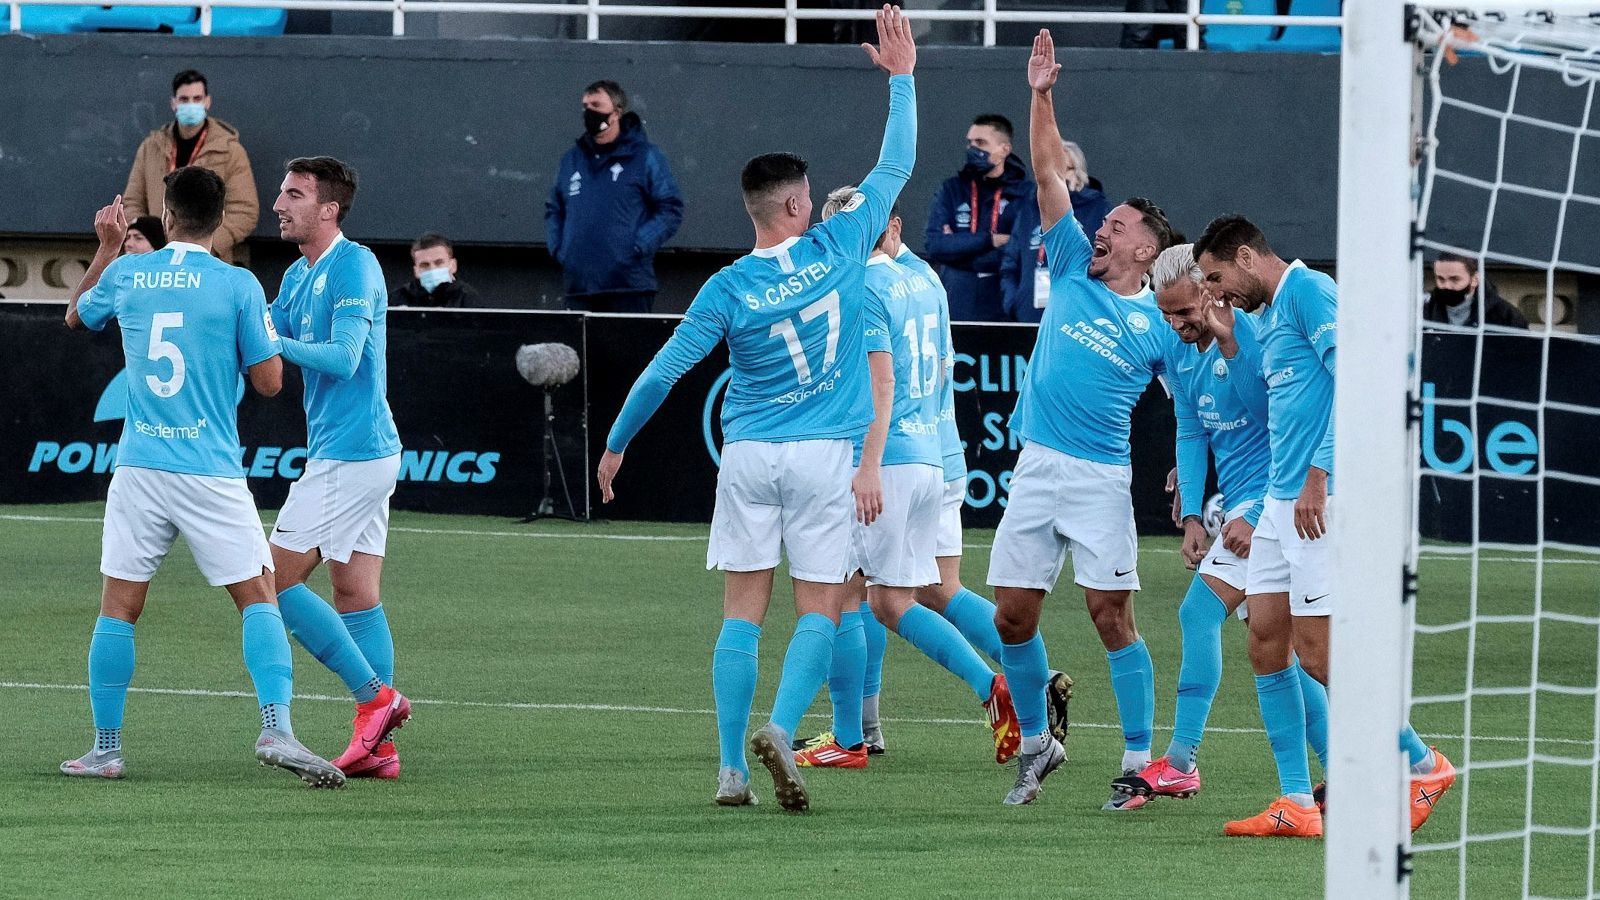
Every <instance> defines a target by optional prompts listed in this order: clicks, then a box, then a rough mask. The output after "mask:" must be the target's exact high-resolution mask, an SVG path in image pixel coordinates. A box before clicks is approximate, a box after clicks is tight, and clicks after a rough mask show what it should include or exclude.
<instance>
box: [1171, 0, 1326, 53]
mask: <svg viewBox="0 0 1600 900" xmlns="http://www.w3.org/2000/svg"><path fill="white" fill-rule="evenodd" d="M1335 2H1337V0H1335ZM1200 12H1201V13H1204V14H1205V15H1228V16H1275V15H1277V14H1278V5H1277V3H1276V2H1275V0H1204V2H1202V3H1201V4H1200ZM1272 31H1273V29H1272V26H1271V25H1207V26H1206V46H1207V47H1208V48H1210V49H1212V50H1256V49H1259V47H1260V45H1261V44H1263V43H1265V42H1267V41H1270V40H1271V38H1272Z"/></svg>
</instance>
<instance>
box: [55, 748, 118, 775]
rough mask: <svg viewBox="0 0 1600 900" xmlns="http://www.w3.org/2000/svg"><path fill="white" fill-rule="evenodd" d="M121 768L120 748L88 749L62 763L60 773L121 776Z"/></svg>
mask: <svg viewBox="0 0 1600 900" xmlns="http://www.w3.org/2000/svg"><path fill="white" fill-rule="evenodd" d="M122 768H123V762H122V751H121V750H107V751H105V752H104V753H101V752H100V751H98V750H90V751H89V752H88V753H85V754H84V755H82V756H80V757H78V758H77V759H69V760H67V761H66V762H64V763H62V764H61V774H63V775H71V776H72V777H74V778H121V777H122Z"/></svg>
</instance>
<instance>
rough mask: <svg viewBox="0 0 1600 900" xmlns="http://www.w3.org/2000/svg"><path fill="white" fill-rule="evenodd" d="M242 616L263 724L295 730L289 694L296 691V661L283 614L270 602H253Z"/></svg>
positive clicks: (248, 666)
mask: <svg viewBox="0 0 1600 900" xmlns="http://www.w3.org/2000/svg"><path fill="white" fill-rule="evenodd" d="M242 617H243V620H244V621H243V626H244V665H245V668H246V669H249V670H250V680H251V681H252V682H254V683H255V686H256V702H257V703H259V704H261V727H263V728H281V729H283V730H284V731H288V732H291V733H293V730H294V729H293V728H291V727H290V724H289V698H290V696H291V695H292V694H293V693H294V661H293V658H292V657H291V656H290V655H289V635H288V633H287V632H285V631H284V630H283V615H282V614H281V613H279V612H278V608H277V607H276V606H273V605H272V604H271V603H252V604H250V605H249V606H246V607H245V608H244V612H243V613H242Z"/></svg>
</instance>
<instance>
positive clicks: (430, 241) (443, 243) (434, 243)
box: [411, 231, 456, 256]
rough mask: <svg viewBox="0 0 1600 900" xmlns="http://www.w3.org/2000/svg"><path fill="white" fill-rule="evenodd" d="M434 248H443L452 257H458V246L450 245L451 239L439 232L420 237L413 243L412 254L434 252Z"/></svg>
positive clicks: (431, 232)
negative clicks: (419, 251)
mask: <svg viewBox="0 0 1600 900" xmlns="http://www.w3.org/2000/svg"><path fill="white" fill-rule="evenodd" d="M434 247H443V248H444V249H445V252H447V253H449V254H450V255H451V256H455V255H456V245H455V244H452V243H450V239H449V238H447V237H445V236H444V235H442V234H440V233H439V232H437V231H430V232H428V233H427V234H425V235H423V236H422V237H419V238H417V239H416V240H414V241H412V242H411V252H412V253H415V252H417V251H418V250H432V249H433V248H434Z"/></svg>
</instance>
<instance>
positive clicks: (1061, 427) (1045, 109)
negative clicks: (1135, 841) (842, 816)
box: [989, 30, 1175, 809]
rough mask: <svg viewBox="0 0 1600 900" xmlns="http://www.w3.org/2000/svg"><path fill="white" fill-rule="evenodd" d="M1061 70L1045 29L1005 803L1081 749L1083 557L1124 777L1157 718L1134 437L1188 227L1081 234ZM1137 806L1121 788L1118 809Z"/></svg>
mask: <svg viewBox="0 0 1600 900" xmlns="http://www.w3.org/2000/svg"><path fill="white" fill-rule="evenodd" d="M1060 71H1061V66H1060V65H1059V64H1057V63H1056V61H1055V43H1054V42H1053V41H1052V40H1051V38H1050V32H1049V31H1048V30H1041V31H1040V32H1039V34H1038V36H1037V37H1035V38H1034V42H1033V56H1032V57H1031V58H1030V59H1029V60H1028V83H1029V86H1030V87H1031V88H1032V91H1033V108H1032V124H1031V130H1030V135H1029V138H1030V142H1031V145H1032V149H1033V165H1034V172H1035V175H1036V176H1037V178H1038V184H1039V213H1040V219H1041V227H1042V229H1043V232H1044V234H1043V238H1044V245H1045V248H1046V250H1047V251H1048V252H1047V254H1046V255H1047V256H1048V258H1049V262H1050V303H1049V305H1048V306H1047V307H1046V308H1045V313H1044V320H1043V321H1042V322H1041V323H1040V326H1039V337H1038V343H1036V344H1035V345H1034V350H1033V357H1032V361H1031V362H1030V363H1029V366H1028V376H1027V379H1026V380H1025V381H1024V383H1023V385H1022V390H1021V394H1020V396H1019V397H1018V399H1017V409H1016V413H1015V414H1014V415H1013V416H1012V420H1011V429H1012V431H1014V432H1016V433H1017V434H1019V435H1021V437H1022V438H1023V440H1024V442H1025V443H1024V445H1023V448H1022V452H1021V454H1019V456H1018V458H1017V465H1016V469H1015V474H1014V475H1013V477H1012V481H1011V497H1010V503H1009V504H1008V505H1007V507H1006V511H1005V515H1004V516H1003V517H1002V518H1001V520H1000V528H999V530H998V531H997V532H996V534H995V541H994V550H993V553H992V555H991V557H990V561H989V584H990V585H992V586H993V587H994V590H995V603H996V606H997V610H996V613H995V624H996V625H997V626H998V628H999V631H1000V637H1001V640H1002V641H1003V644H1002V646H1001V654H1000V655H1001V660H1002V661H1003V662H1004V664H1005V674H1006V679H1007V681H1009V682H1010V686H1011V695H1012V699H1013V700H1014V701H1015V703H1016V707H1017V717H1018V719H1020V720H1021V724H1022V755H1021V762H1020V765H1019V766H1018V768H1017V782H1016V785H1015V787H1013V788H1012V790H1011V792H1010V793H1009V794H1008V795H1007V796H1006V799H1005V802H1006V803H1008V804H1013V805H1014V804H1021V803H1031V802H1032V801H1033V799H1034V798H1035V797H1037V796H1038V793H1039V786H1040V783H1041V782H1042V781H1043V780H1044V779H1045V777H1046V776H1048V775H1049V774H1050V773H1051V772H1052V771H1053V770H1054V769H1055V768H1056V767H1057V766H1059V765H1060V764H1061V762H1062V761H1063V760H1064V759H1065V758H1066V753H1065V751H1064V750H1063V749H1062V747H1061V743H1060V742H1059V741H1058V740H1056V739H1055V737H1054V736H1052V735H1051V734H1050V733H1049V731H1048V730H1047V728H1046V713H1045V682H1046V681H1047V680H1049V677H1050V667H1049V665H1048V663H1047V661H1046V658H1045V648H1044V641H1043V639H1042V638H1041V637H1040V636H1039V614H1040V611H1041V608H1042V607H1043V605H1044V597H1045V594H1046V593H1047V592H1049V591H1050V590H1051V589H1052V588H1054V586H1055V583H1056V579H1057V577H1058V576H1059V575H1060V573H1061V566H1062V564H1063V563H1064V562H1065V557H1066V554H1067V552H1068V551H1069V550H1070V551H1071V553H1072V567H1073V574H1074V577H1075V579H1076V581H1077V583H1078V584H1080V585H1082V586H1083V588H1084V594H1085V597H1086V599H1087V602H1088V607H1089V616H1090V618H1091V619H1092V620H1093V621H1094V624H1095V628H1096V629H1097V630H1098V631H1099V633H1100V641H1101V643H1102V644H1104V646H1105V648H1106V651H1107V655H1108V658H1109V661H1110V664H1111V684H1112V689H1113V691H1114V693H1115V694H1116V698H1117V709H1118V713H1119V714H1120V716H1121V719H1122V731H1123V741H1124V745H1125V747H1126V751H1125V752H1124V753H1123V759H1122V774H1133V773H1136V772H1138V771H1139V770H1141V769H1143V768H1144V767H1145V766H1146V765H1147V764H1148V763H1149V762H1150V738H1151V731H1152V730H1153V728H1154V720H1153V717H1154V715H1155V709H1154V707H1155V681H1154V675H1153V672H1152V666H1151V662H1150V651H1149V650H1148V649H1146V648H1145V644H1144V641H1143V640H1141V639H1140V638H1139V632H1138V631H1137V630H1136V629H1135V627H1134V622H1133V603H1132V601H1133V592H1134V591H1135V590H1138V588H1139V576H1138V574H1137V570H1138V552H1139V545H1138V536H1137V534H1136V532H1135V530H1134V521H1133V498H1132V493H1131V481H1132V470H1131V467H1130V451H1129V447H1128V433H1129V430H1130V429H1131V427H1132V414H1133V406H1134V404H1135V403H1136V402H1137V401H1138V399H1139V395H1140V394H1142V393H1143V392H1144V389H1145V387H1146V386H1147V385H1148V384H1149V383H1150V379H1151V378H1153V377H1154V376H1155V375H1156V374H1158V373H1159V372H1160V371H1161V369H1162V359H1163V358H1164V357H1165V355H1166V353H1167V348H1168V347H1169V346H1170V345H1171V344H1172V343H1173V342H1174V340H1175V339H1174V338H1173V336H1172V332H1171V330H1170V329H1168V328H1165V327H1163V326H1162V325H1161V322H1160V318H1161V311H1160V310H1159V309H1158V308H1157V307H1156V304H1155V299H1154V298H1153V297H1152V296H1151V294H1150V290H1149V289H1148V288H1147V287H1145V285H1144V278H1145V273H1147V272H1148V271H1149V270H1150V266H1151V264H1152V263H1154V262H1155V260H1156V256H1157V255H1158V254H1160V253H1161V251H1162V250H1164V249H1166V247H1167V245H1168V244H1169V243H1170V242H1171V234H1172V230H1171V226H1169V225H1168V224H1167V220H1166V216H1165V215H1164V214H1163V213H1162V212H1161V209H1160V208H1159V207H1157V206H1156V205H1155V204H1153V203H1151V202H1150V201H1148V200H1145V199H1142V198H1134V199H1132V200H1129V201H1127V202H1126V203H1123V204H1122V205H1120V206H1118V207H1116V208H1115V209H1113V210H1112V211H1111V213H1110V215H1108V216H1107V217H1106V220H1105V222H1104V223H1103V224H1102V225H1101V226H1100V229H1099V230H1098V231H1096V232H1095V235H1094V240H1093V241H1092V242H1091V241H1090V240H1089V239H1088V238H1087V237H1086V236H1085V235H1084V233H1083V230H1082V229H1081V228H1079V227H1078V224H1077V220H1076V219H1074V218H1073V216H1072V200H1071V199H1070V191H1069V190H1068V188H1067V181H1066V171H1067V165H1068V163H1067V156H1066V153H1065V151H1064V150H1063V149H1062V147H1061V132H1060V130H1059V129H1058V128H1057V127H1056V121H1055V104H1054V102H1053V100H1052V98H1051V88H1052V87H1053V86H1054V85H1055V82H1056V77H1057V75H1058V74H1059V73H1060ZM1125 802H1126V795H1124V794H1121V793H1118V792H1112V795H1111V800H1110V801H1108V802H1107V803H1106V805H1105V808H1107V809H1120V808H1121V806H1122V805H1123V804H1124V803H1125Z"/></svg>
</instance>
